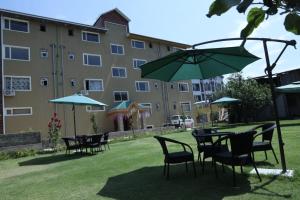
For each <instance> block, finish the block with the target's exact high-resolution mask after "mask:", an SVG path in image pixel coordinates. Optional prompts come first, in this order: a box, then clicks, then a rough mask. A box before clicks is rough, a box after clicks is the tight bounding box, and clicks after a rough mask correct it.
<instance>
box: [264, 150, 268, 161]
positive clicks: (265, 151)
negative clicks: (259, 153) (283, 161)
mask: <svg viewBox="0 0 300 200" xmlns="http://www.w3.org/2000/svg"><path fill="white" fill-rule="evenodd" d="M265 157H266V160H268V155H267V151H265Z"/></svg>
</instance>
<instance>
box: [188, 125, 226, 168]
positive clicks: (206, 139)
mask: <svg viewBox="0 0 300 200" xmlns="http://www.w3.org/2000/svg"><path fill="white" fill-rule="evenodd" d="M212 133H217V130H216V129H209V128H207V129H194V130H193V131H192V135H193V137H194V138H195V140H196V142H197V149H198V161H199V162H200V164H201V165H202V173H204V165H205V159H206V158H209V157H212V156H213V154H214V153H215V152H220V151H228V148H227V143H226V144H225V145H222V144H221V143H219V145H215V146H213V138H212V136H201V134H212ZM201 153H203V157H202V158H201Z"/></svg>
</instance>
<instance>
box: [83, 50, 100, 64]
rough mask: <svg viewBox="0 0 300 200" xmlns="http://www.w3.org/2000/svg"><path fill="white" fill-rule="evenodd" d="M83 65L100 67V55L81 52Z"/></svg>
mask: <svg viewBox="0 0 300 200" xmlns="http://www.w3.org/2000/svg"><path fill="white" fill-rule="evenodd" d="M83 65H88V66H95V67H101V66H102V63H101V55H98V54H88V53H83Z"/></svg>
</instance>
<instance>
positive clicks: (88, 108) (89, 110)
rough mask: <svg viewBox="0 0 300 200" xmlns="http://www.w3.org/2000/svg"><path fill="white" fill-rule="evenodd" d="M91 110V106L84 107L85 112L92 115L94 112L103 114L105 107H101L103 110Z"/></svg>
mask: <svg viewBox="0 0 300 200" xmlns="http://www.w3.org/2000/svg"><path fill="white" fill-rule="evenodd" d="M94 107H99V108H100V106H94ZM91 108H92V106H86V107H85V109H86V112H90V113H94V112H103V111H105V106H103V110H92V109H91Z"/></svg>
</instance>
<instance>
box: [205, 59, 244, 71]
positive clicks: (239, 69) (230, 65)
mask: <svg viewBox="0 0 300 200" xmlns="http://www.w3.org/2000/svg"><path fill="white" fill-rule="evenodd" d="M203 56H205V57H208V56H206V55H203ZM209 58H210V59H212V60H214V61H216V62H217V63H220V64H223V65H225V66H227V67H229V68H232V69H234V70H236V71H240V69H236V68H235V67H233V66H231V65H229V64H226V63H224V62H222V61H219V60H217V59H215V58H213V57H209Z"/></svg>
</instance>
